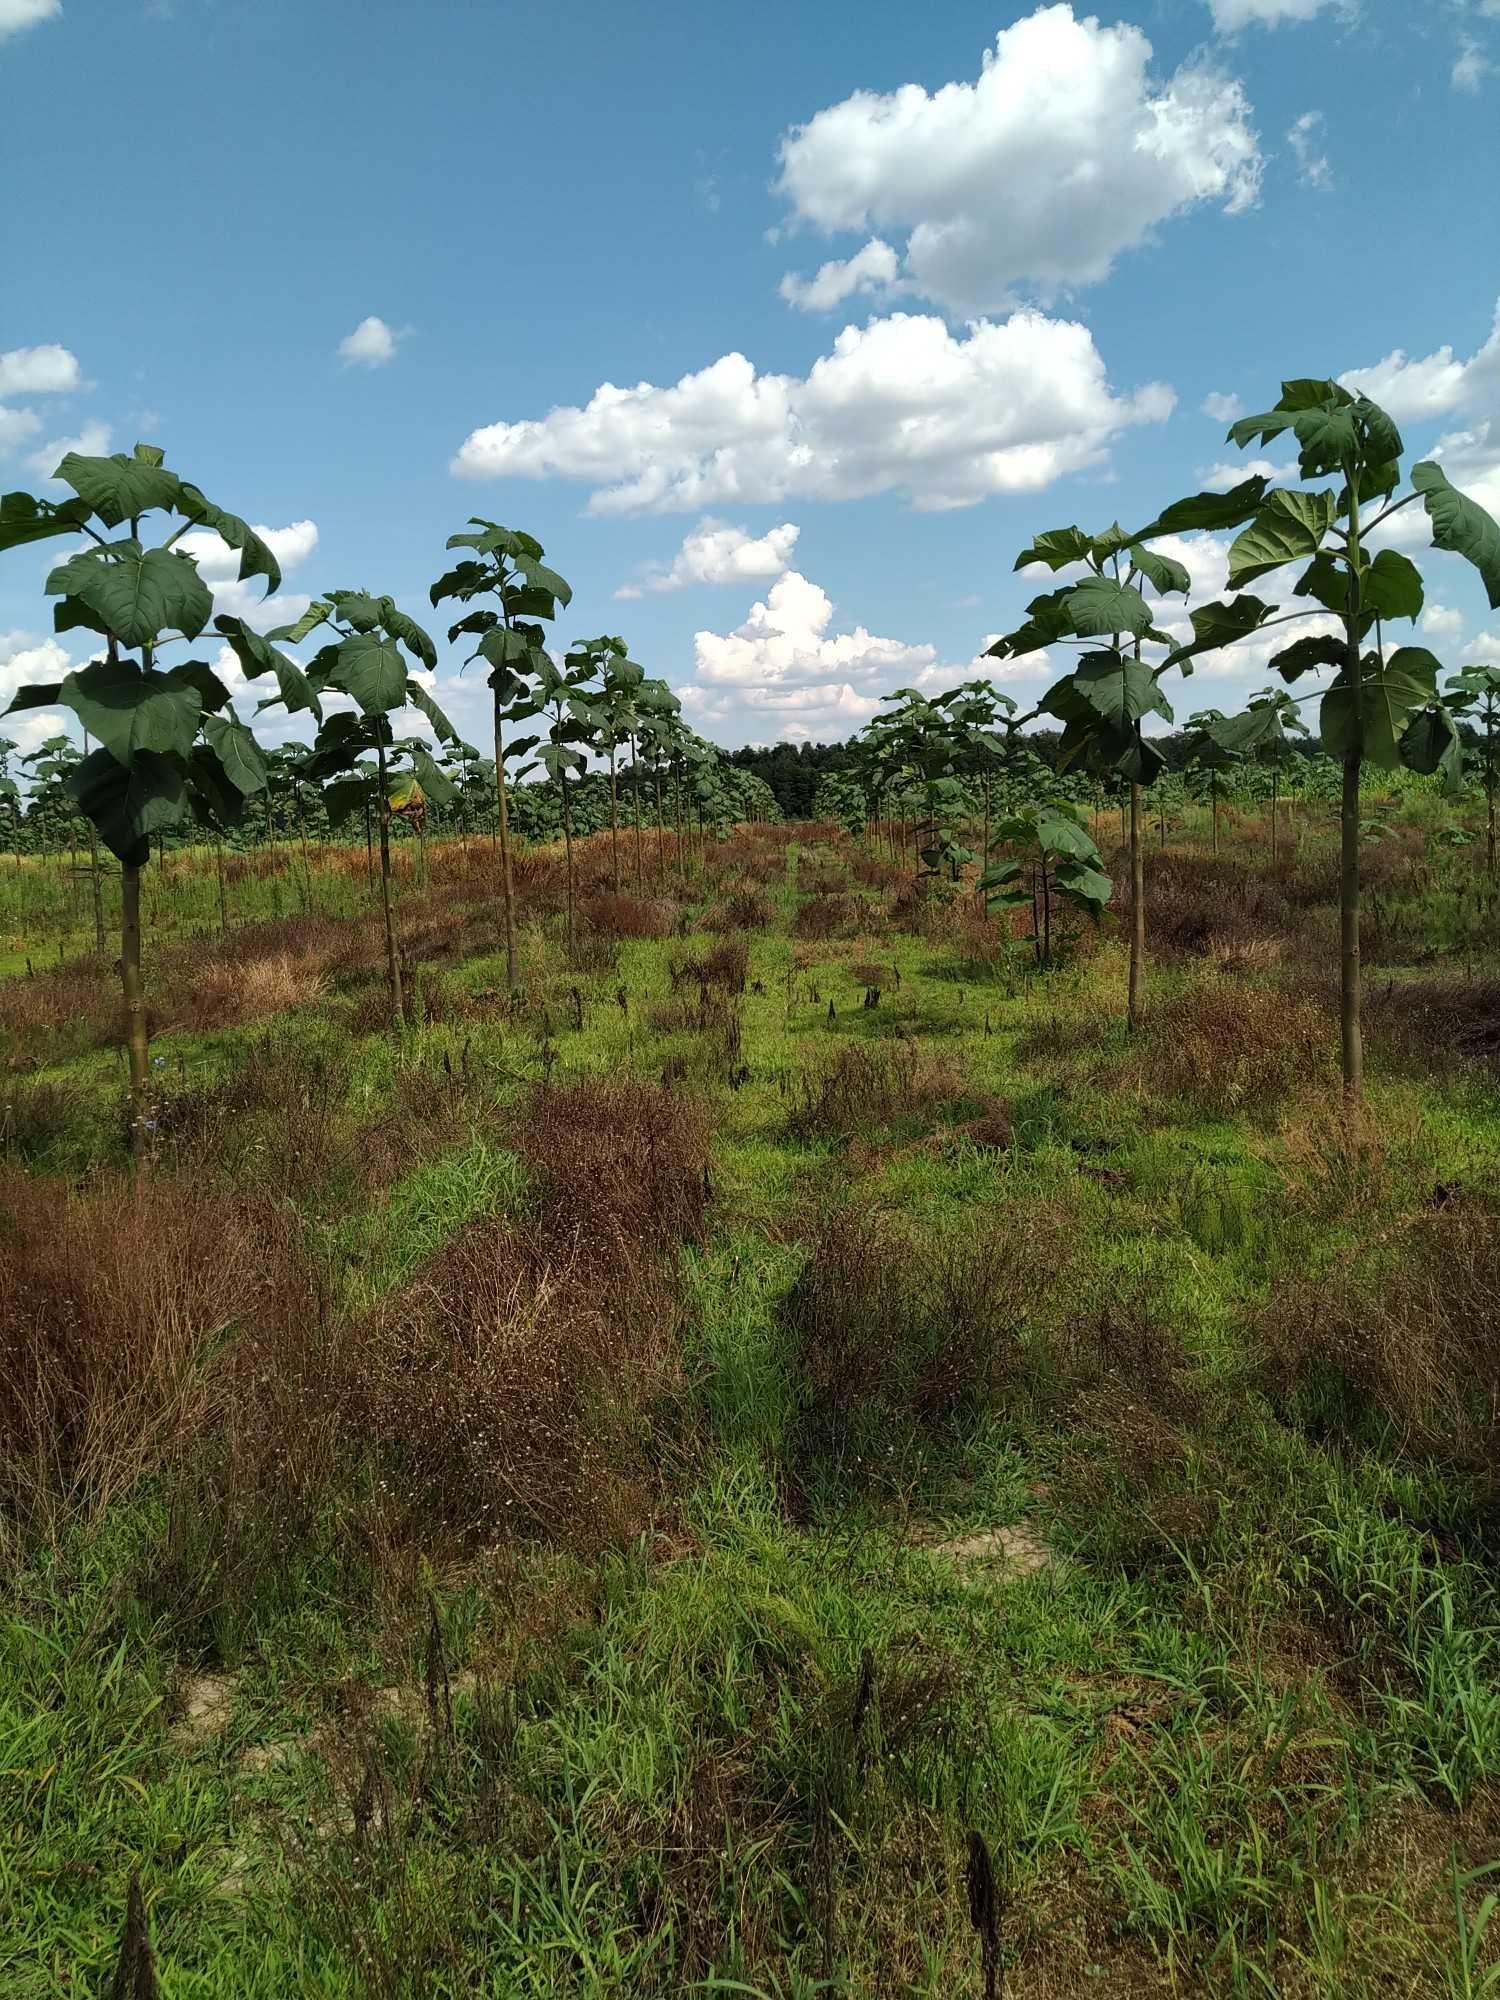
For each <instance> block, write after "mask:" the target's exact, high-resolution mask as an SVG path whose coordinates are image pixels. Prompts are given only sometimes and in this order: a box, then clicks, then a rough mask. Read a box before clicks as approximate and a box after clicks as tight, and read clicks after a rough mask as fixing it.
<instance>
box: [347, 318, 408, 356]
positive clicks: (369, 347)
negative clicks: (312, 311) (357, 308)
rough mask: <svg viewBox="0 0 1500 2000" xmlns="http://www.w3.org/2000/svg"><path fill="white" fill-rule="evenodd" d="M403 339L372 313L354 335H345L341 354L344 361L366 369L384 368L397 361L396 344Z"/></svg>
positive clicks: (355, 330)
mask: <svg viewBox="0 0 1500 2000" xmlns="http://www.w3.org/2000/svg"><path fill="white" fill-rule="evenodd" d="M401 338H402V336H401V335H400V334H399V333H397V332H396V331H395V330H394V328H392V327H389V326H387V325H386V323H385V321H384V320H383V319H380V318H378V317H377V316H376V314H374V313H371V314H370V316H369V318H368V319H362V320H361V321H360V323H359V325H358V326H357V327H356V328H355V329H354V331H353V333H346V334H345V335H344V337H343V339H342V340H341V341H340V342H339V354H340V357H341V358H342V359H343V360H345V361H354V362H358V363H359V364H360V365H361V366H362V367H365V368H383V367H384V366H385V364H386V362H387V361H393V360H394V359H395V357H396V343H397V342H398V341H399V340H400V339H401Z"/></svg>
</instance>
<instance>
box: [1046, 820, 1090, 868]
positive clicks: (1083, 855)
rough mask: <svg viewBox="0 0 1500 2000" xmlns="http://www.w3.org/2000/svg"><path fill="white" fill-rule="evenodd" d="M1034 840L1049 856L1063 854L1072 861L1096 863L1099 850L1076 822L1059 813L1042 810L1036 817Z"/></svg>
mask: <svg viewBox="0 0 1500 2000" xmlns="http://www.w3.org/2000/svg"><path fill="white" fill-rule="evenodd" d="M1036 839H1037V842H1038V844H1039V845H1040V846H1041V847H1043V848H1045V849H1046V851H1047V852H1048V853H1049V854H1064V855H1066V856H1067V857H1068V858H1069V859H1070V860H1072V861H1097V860H1098V859H1099V850H1098V848H1097V847H1096V846H1095V845H1094V843H1093V841H1092V840H1090V838H1089V836H1088V835H1087V834H1086V833H1085V832H1084V830H1083V828H1082V827H1081V826H1080V825H1079V824H1078V822H1077V821H1076V820H1071V819H1065V818H1064V817H1063V815H1062V814H1061V813H1055V812H1047V811H1046V810H1043V811H1042V812H1041V813H1039V814H1038V816H1037V822H1036Z"/></svg>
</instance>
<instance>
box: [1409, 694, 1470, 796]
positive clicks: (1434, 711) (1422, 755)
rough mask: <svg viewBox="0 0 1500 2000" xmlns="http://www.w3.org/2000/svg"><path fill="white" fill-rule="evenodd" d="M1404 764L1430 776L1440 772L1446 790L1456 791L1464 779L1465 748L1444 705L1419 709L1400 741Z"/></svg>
mask: <svg viewBox="0 0 1500 2000" xmlns="http://www.w3.org/2000/svg"><path fill="white" fill-rule="evenodd" d="M1401 761H1402V763H1403V764H1405V765H1406V767H1407V769H1408V770H1411V771H1420V772H1421V773H1422V774H1423V776H1424V777H1430V776H1431V775H1432V773H1433V772H1434V771H1438V770H1441V771H1442V773H1443V776H1444V780H1445V789H1446V790H1448V791H1450V792H1451V791H1453V790H1455V789H1456V788H1457V786H1458V785H1459V784H1461V783H1462V779H1463V746H1462V744H1461V743H1460V742H1459V739H1458V731H1457V729H1455V728H1454V726H1453V717H1452V716H1451V715H1450V714H1449V713H1448V711H1447V709H1446V708H1445V707H1444V706H1443V704H1442V703H1441V702H1434V703H1432V704H1431V705H1430V706H1429V707H1427V708H1423V709H1419V710H1418V711H1417V713H1416V714H1415V715H1414V716H1412V718H1411V720H1410V722H1409V723H1408V724H1407V726H1406V730H1405V732H1404V734H1403V735H1402V738H1401Z"/></svg>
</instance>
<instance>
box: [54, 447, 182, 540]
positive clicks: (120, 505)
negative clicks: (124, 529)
mask: <svg viewBox="0 0 1500 2000" xmlns="http://www.w3.org/2000/svg"><path fill="white" fill-rule="evenodd" d="M145 449H146V454H147V455H146V456H145V457H142V456H140V451H141V447H140V446H137V447H136V454H137V455H136V456H135V457H132V458H127V457H126V456H125V454H124V452H123V451H117V452H115V453H113V454H112V455H111V456H110V457H108V458H84V457H82V456H80V454H79V453H78V452H76V451H70V452H69V453H68V455H67V457H66V458H65V459H64V460H63V462H62V464H61V465H60V466H58V468H57V470H56V472H55V473H54V474H53V475H52V476H53V478H54V479H61V480H64V481H65V482H66V483H67V484H68V485H69V486H71V487H72V489H73V491H74V492H75V493H76V494H77V495H78V497H79V499H80V500H84V501H86V502H87V503H88V506H89V508H90V510H91V511H92V512H93V513H95V514H97V515H98V517H99V519H100V520H101V521H102V522H103V523H104V525H105V527H106V528H118V527H119V526H120V525H121V523H122V522H125V521H133V520H134V519H135V517H136V516H137V515H138V514H149V513H151V512H152V511H153V510H155V509H158V508H161V509H165V510H166V511H167V512H168V513H170V512H172V511H173V510H174V509H175V508H176V507H177V504H178V501H179V500H180V498H181V496H182V481H181V480H180V479H179V478H178V477H177V474H176V473H175V472H168V471H167V470H166V468H165V467H164V466H163V465H162V464H161V462H160V460H159V459H158V458H157V457H156V454H155V452H154V450H153V448H152V447H151V446H149V445H148V446H147V447H146V448H145Z"/></svg>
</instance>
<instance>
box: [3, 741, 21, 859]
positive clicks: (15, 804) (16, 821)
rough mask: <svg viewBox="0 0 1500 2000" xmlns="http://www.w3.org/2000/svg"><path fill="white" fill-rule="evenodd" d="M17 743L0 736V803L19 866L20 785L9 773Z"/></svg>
mask: <svg viewBox="0 0 1500 2000" xmlns="http://www.w3.org/2000/svg"><path fill="white" fill-rule="evenodd" d="M18 747H19V746H18V745H17V744H15V743H13V742H12V741H11V739H10V737H8V736H0V803H3V804H4V806H5V819H6V824H7V825H8V826H9V828H10V841H11V846H12V848H13V849H14V851H15V857H16V867H17V868H18V869H19V867H20V866H21V787H20V786H19V785H18V784H17V783H16V781H15V779H14V778H13V777H12V776H11V775H10V760H11V758H12V757H14V756H15V754H16V751H17V749H18Z"/></svg>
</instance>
